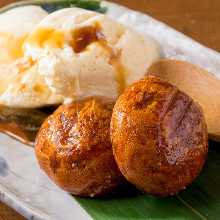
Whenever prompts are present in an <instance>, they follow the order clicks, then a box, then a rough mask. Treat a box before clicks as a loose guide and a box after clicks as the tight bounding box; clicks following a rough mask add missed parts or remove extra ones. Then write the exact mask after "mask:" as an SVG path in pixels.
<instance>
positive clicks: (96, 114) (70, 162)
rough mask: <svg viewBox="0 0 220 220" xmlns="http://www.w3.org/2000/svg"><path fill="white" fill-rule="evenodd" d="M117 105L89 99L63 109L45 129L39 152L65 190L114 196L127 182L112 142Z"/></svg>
mask: <svg viewBox="0 0 220 220" xmlns="http://www.w3.org/2000/svg"><path fill="white" fill-rule="evenodd" d="M113 104H114V103H113V102H111V101H105V100H104V99H103V98H88V99H86V100H83V101H79V102H75V103H73V104H69V105H62V106H60V107H59V108H58V109H57V110H56V111H55V112H54V113H53V114H52V115H51V116H50V117H49V118H48V119H47V120H46V121H45V122H44V123H43V125H42V127H41V129H40V131H39V133H38V135H37V139H36V146H35V152H36V156H37V159H38V162H39V164H40V167H41V168H42V169H43V170H44V171H45V172H46V174H47V175H48V176H49V177H50V178H51V179H52V180H53V181H54V182H55V183H56V184H57V185H58V186H60V187H61V188H62V189H64V190H66V191H68V192H70V193H72V194H74V195H79V196H88V197H96V196H102V195H105V194H107V193H111V192H113V191H114V190H116V188H117V187H119V185H120V184H121V183H122V182H123V180H124V178H123V176H122V175H121V173H120V171H119V170H118V167H117V165H116V163H115V160H114V157H113V152H112V145H111V140H110V121H111V115H112V109H113Z"/></svg>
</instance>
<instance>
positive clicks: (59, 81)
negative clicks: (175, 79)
mask: <svg viewBox="0 0 220 220" xmlns="http://www.w3.org/2000/svg"><path fill="white" fill-rule="evenodd" d="M159 54H160V53H159V49H158V46H157V45H156V44H155V43H154V42H153V41H151V40H149V39H145V38H143V37H142V36H141V35H140V34H139V33H137V32H135V31H133V30H131V29H130V28H127V27H125V26H124V25H122V24H120V23H118V22H116V21H114V20H112V19H110V18H109V17H107V16H105V15H102V14H99V13H96V12H91V11H87V10H83V9H78V8H68V9H62V10H59V11H56V12H54V13H52V14H50V15H48V16H47V17H46V18H44V19H43V20H42V21H41V22H40V23H39V24H38V25H37V26H36V27H35V28H34V30H33V31H32V32H31V33H30V34H29V35H28V36H27V37H26V38H25V40H24V42H23V56H22V58H20V59H19V60H17V61H16V64H15V65H14V66H13V70H10V72H12V73H14V75H13V79H11V78H10V80H8V84H7V86H5V87H4V89H3V91H1V93H0V104H4V105H7V106H12V107H28V108H33V107H39V106H45V105H51V104H60V103H63V102H69V101H73V100H78V99H82V98H84V97H88V96H97V95H98V96H105V97H109V98H113V99H115V98H117V97H118V95H120V94H121V93H122V91H123V90H124V88H126V87H127V86H128V85H129V84H131V83H132V82H134V81H136V80H138V79H140V78H141V77H142V76H144V74H145V73H146V71H147V68H148V67H149V66H150V64H152V63H153V62H154V61H155V60H157V59H158V58H159V56H160V55H159ZM5 71H8V68H6V70H5ZM1 72H4V71H1ZM2 77H3V75H2V74H0V81H1V78H2Z"/></svg>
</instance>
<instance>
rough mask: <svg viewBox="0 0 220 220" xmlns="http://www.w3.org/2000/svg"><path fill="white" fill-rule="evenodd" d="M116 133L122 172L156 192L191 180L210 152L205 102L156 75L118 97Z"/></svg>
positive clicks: (168, 190) (116, 152) (113, 127)
mask: <svg viewBox="0 0 220 220" xmlns="http://www.w3.org/2000/svg"><path fill="white" fill-rule="evenodd" d="M111 137H112V144H113V151H114V156H115V159H116V162H117V164H118V166H119V168H120V170H121V172H122V173H123V175H124V176H125V177H126V178H127V180H129V181H130V182H131V183H133V184H134V185H136V186H137V187H138V188H139V189H141V190H143V191H145V192H147V193H150V194H153V195H156V196H169V195H173V194H176V193H177V192H179V191H180V190H182V189H184V188H185V187H186V186H187V185H189V184H190V183H192V181H193V180H194V179H195V178H196V177H197V176H198V175H199V173H200V172H201V169H202V167H203V165H204V162H205V159H206V155H207V152H208V140H207V128H206V123H205V119H204V116H203V112H202V110H201V108H200V106H199V105H198V104H197V103H195V102H194V101H193V100H192V99H191V98H190V97H189V96H187V95H186V94H185V93H183V92H181V91H179V90H178V89H177V88H176V87H174V86H172V85H171V84H169V83H167V82H165V81H162V80H160V79H159V78H156V77H147V78H146V79H143V80H140V81H138V82H137V83H135V84H133V85H132V86H130V87H129V88H128V89H127V90H126V91H125V93H124V94H122V95H121V96H120V97H119V99H118V101H117V102H116V105H115V107H114V110H113V116H112V122H111Z"/></svg>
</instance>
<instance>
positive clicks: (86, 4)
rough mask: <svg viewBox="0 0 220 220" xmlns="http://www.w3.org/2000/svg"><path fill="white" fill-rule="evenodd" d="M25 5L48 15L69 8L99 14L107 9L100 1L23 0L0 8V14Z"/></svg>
mask: <svg viewBox="0 0 220 220" xmlns="http://www.w3.org/2000/svg"><path fill="white" fill-rule="evenodd" d="M25 5H39V6H41V7H42V8H43V9H45V10H46V11H48V12H49V13H51V12H54V11H56V10H59V9H62V8H69V7H78V8H83V9H87V10H91V11H96V12H100V13H105V12H106V10H107V8H105V7H102V6H101V1H98V0H25V1H17V2H15V3H12V4H9V5H7V6H5V7H3V8H1V9H0V13H3V12H5V11H8V10H10V9H12V8H16V7H21V6H25Z"/></svg>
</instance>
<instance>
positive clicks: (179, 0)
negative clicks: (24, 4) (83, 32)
mask: <svg viewBox="0 0 220 220" xmlns="http://www.w3.org/2000/svg"><path fill="white" fill-rule="evenodd" d="M11 2H14V1H13V0H0V7H1V6H4V5H6V4H8V3H11ZM112 2H115V3H118V4H122V5H124V6H127V7H129V8H132V9H135V10H138V11H141V12H144V13H147V14H148V15H151V16H152V17H154V18H156V19H158V20H160V21H163V22H165V23H166V24H168V25H170V26H171V27H173V28H175V29H176V30H178V31H180V32H182V33H184V34H185V35H187V36H189V37H191V38H193V39H195V40H197V41H198V42H200V43H202V44H203V45H205V46H207V47H210V48H212V49H214V50H217V51H219V52H220V28H219V27H220V0H209V1H208V0H200V1H198V0H169V1H167V0H137V1H135V0H112ZM0 220H24V218H23V217H22V216H20V215H19V214H17V213H16V212H15V211H13V210H12V209H10V208H9V207H7V206H6V205H4V204H2V203H1V202H0Z"/></svg>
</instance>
